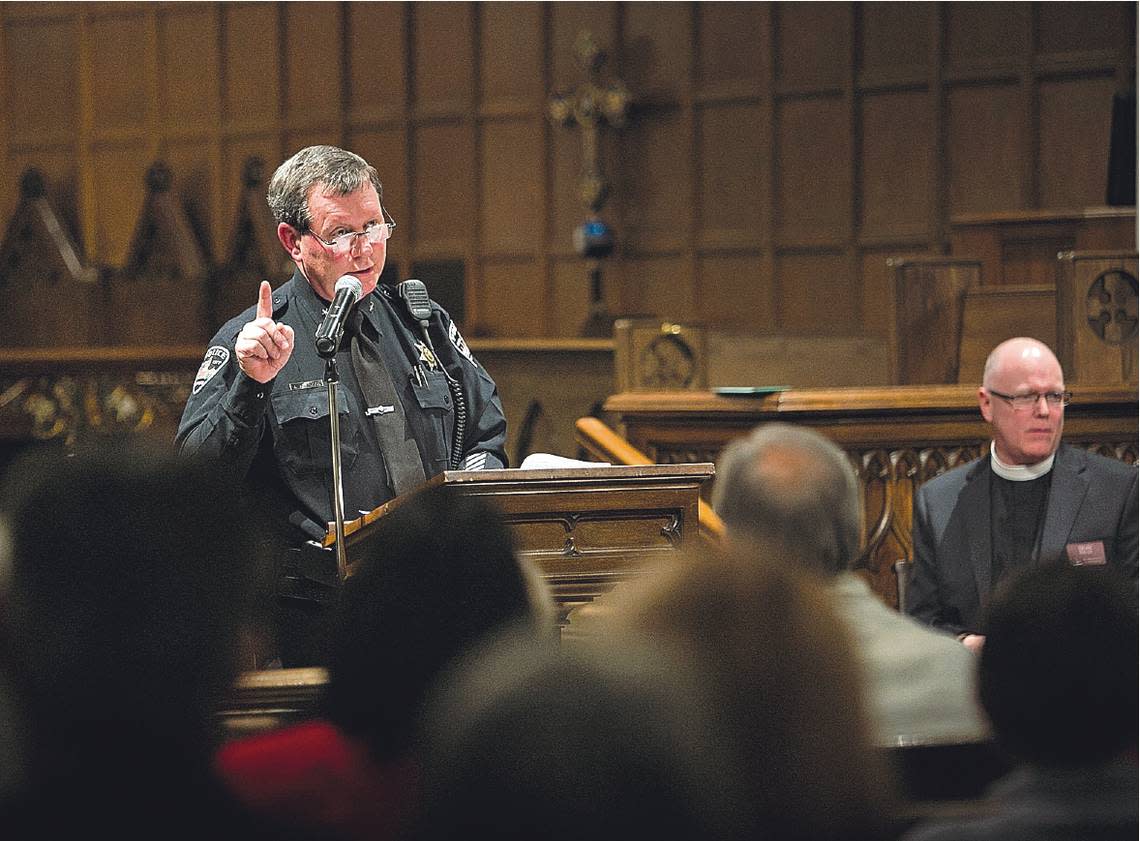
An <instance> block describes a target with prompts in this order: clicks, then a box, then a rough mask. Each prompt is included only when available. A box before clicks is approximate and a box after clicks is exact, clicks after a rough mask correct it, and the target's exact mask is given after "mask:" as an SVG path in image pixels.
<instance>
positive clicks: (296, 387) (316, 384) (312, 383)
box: [289, 380, 325, 391]
mask: <svg viewBox="0 0 1140 841" xmlns="http://www.w3.org/2000/svg"><path fill="white" fill-rule="evenodd" d="M324 384H325V381H324V380H305V381H304V382H303V383H289V390H290V391H305V390H306V389H310V388H320V387H321V386H323V385H324Z"/></svg>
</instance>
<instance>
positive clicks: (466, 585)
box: [218, 488, 557, 839]
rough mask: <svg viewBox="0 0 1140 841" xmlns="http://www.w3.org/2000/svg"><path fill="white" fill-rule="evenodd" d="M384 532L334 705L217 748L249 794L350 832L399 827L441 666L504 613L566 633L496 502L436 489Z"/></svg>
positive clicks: (388, 520)
mask: <svg viewBox="0 0 1140 841" xmlns="http://www.w3.org/2000/svg"><path fill="white" fill-rule="evenodd" d="M376 530H377V531H376V534H375V537H374V538H373V540H372V541H371V542H370V544H369V545H370V546H371V547H374V549H375V552H374V554H372V555H370V556H368V557H366V558H363V559H362V560H361V561H360V565H359V568H358V569H357V570H356V571H355V572H354V573H353V574H352V575H351V576H350V577H349V579H348V581H347V583H346V586H345V589H344V599H343V603H342V605H341V616H340V621H339V623H338V631H337V634H336V636H335V644H334V650H333V652H332V659H331V661H330V664H329V685H328V689H327V692H326V695H325V698H324V701H323V709H324V717H323V718H320V719H317V720H314V721H309V722H305V723H301V724H298V725H295V726H291V727H287V728H283V729H280V730H277V731H272V732H269V733H265V734H259V735H256V736H251V737H248V738H245V739H242V740H237V741H234V742H231V743H229V744H227V745H225V746H224V747H223V748H222V750H221V751H220V752H219V754H218V767H219V769H220V770H221V773H222V774H223V776H224V777H225V778H226V779H227V780H228V781H229V782H230V784H231V785H232V786H233V788H234V790H235V791H236V792H238V793H239V794H240V796H241V797H242V799H243V800H244V801H245V802H246V803H248V804H250V805H251V806H253V807H255V808H257V809H259V810H264V811H266V812H267V813H270V814H275V815H287V816H289V817H290V818H292V819H295V820H298V821H300V822H302V823H305V824H309V825H313V826H320V827H324V828H326V829H329V830H331V831H335V832H336V833H337V834H338V835H339V837H343V838H359V839H364V838H371V839H383V838H391V837H394V836H395V835H396V833H397V832H398V831H399V829H400V826H401V824H402V822H403V821H404V819H405V816H406V807H407V805H408V803H409V802H410V801H411V799H412V797H413V794H414V792H415V790H416V777H417V774H416V769H415V767H414V764H413V763H412V762H411V760H410V758H409V744H410V742H411V739H412V735H413V731H414V724H415V721H416V718H417V716H418V715H419V712H420V707H421V704H422V702H423V699H424V696H425V694H426V692H427V690H428V687H429V685H430V684H431V683H432V682H433V680H434V679H435V678H436V677H437V674H438V673H439V672H440V670H442V669H443V668H444V667H445V666H446V665H447V664H448V663H449V662H451V661H452V660H453V659H455V658H457V657H459V656H460V655H461V654H462V653H463V652H464V651H465V650H466V649H467V648H468V647H469V646H472V645H474V644H475V643H476V642H477V641H478V640H479V639H480V638H482V637H483V636H484V635H486V634H488V633H490V632H492V631H494V630H496V629H498V628H499V627H501V626H505V625H507V624H511V623H515V622H518V623H523V624H525V625H526V626H527V627H528V628H529V629H530V630H531V631H532V632H533V634H534V636H535V637H536V638H544V637H545V638H546V639H548V640H549V639H550V638H551V637H552V634H553V633H556V632H557V625H556V624H555V619H554V614H553V608H552V605H553V603H552V602H551V601H549V596H548V595H547V594H546V593H545V592H543V590H542V589H541V588H542V587H544V583H543V582H542V581H541V578H539V577H538V576H537V575H536V574H533V572H532V571H530V570H527V569H526V567H524V565H523V564H522V563H520V561H519V560H518V559H516V557H515V554H514V551H513V544H512V540H511V536H510V533H509V532H508V530H507V527H506V525H505V524H504V523H503V522H502V520H501V518H500V516H499V515H498V514H497V513H496V511H495V510H494V509H493V508H492V507H491V506H490V505H489V504H487V503H486V502H483V501H481V500H479V499H476V498H473V497H455V496H452V495H451V494H450V493H448V492H446V491H445V490H444V489H440V488H436V489H431V490H428V491H425V492H422V493H420V494H418V495H417V496H415V497H413V498H412V499H410V500H408V501H407V502H406V503H404V504H403V505H401V506H400V507H398V508H396V509H395V510H394V511H392V512H391V513H390V514H388V515H387V516H386V517H385V518H383V519H382V520H381V521H379V522H378V523H377V525H376ZM544 600H545V601H544Z"/></svg>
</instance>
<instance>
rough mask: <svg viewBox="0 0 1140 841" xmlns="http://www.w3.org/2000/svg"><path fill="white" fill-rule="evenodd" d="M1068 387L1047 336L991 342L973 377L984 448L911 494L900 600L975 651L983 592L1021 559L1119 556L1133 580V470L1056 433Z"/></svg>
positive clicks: (980, 640) (1101, 562) (1109, 560)
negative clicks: (909, 567) (988, 432)
mask: <svg viewBox="0 0 1140 841" xmlns="http://www.w3.org/2000/svg"><path fill="white" fill-rule="evenodd" d="M1071 396H1072V395H1071V394H1070V392H1068V391H1066V390H1065V378H1064V375H1063V373H1062V371H1061V365H1060V363H1059V362H1058V361H1057V358H1056V356H1054V355H1053V352H1052V351H1051V350H1050V349H1049V348H1048V347H1047V346H1046V345H1044V344H1042V343H1041V342H1039V341H1037V340H1036V339H1028V338H1016V339H1010V340H1008V341H1006V342H1003V343H1002V344H1000V345H998V346H997V347H996V348H994V350H993V351H992V352H991V353H990V355H989V358H988V359H987V360H986V365H985V371H984V373H983V376H982V385H981V386H980V387H979V388H978V405H979V408H980V409H981V412H982V417H984V418H985V419H986V421H987V422H988V423H989V424H990V426H991V427H992V430H993V441H992V442H991V444H990V453H989V456H988V457H986V458H981V459H978V460H977V461H973V462H971V463H969V464H966V465H963V466H962V467H959V468H956V469H955V470H951V471H950V472H948V473H945V474H943V475H942V476H939V477H937V478H935V479H932V480H931V481H929V482H927V483H926V484H924V485H923V486H922V487H920V488H919V489H918V492H917V494H916V495H915V503H914V535H913V536H914V575H913V577H912V580H911V583H910V588H909V590H908V592H907V612H908V613H910V614H911V615H912V616H914V617H915V618H916V619H918V620H919V621H921V622H924V623H927V624H929V625H932V626H933V627H935V628H939V629H941V630H944V631H947V632H949V633H952V634H955V635H956V636H957V637H958V639H960V640H961V641H962V642H963V643H964V644H965V645H966V646H967V647H968V648H970V649H972V650H974V651H979V650H980V649H981V647H982V646H983V644H984V643H985V635H984V628H983V617H984V610H985V607H986V604H987V602H988V601H989V598H990V594H991V593H992V592H993V590H994V588H995V587H996V586H998V585H999V584H1000V583H1001V582H1002V581H1003V580H1004V579H1005V578H1006V577H1008V576H1009V575H1011V574H1013V573H1015V572H1016V571H1017V570H1019V569H1022V568H1025V567H1030V566H1037V565H1044V564H1053V563H1067V564H1073V565H1078V566H1103V567H1116V568H1117V571H1118V572H1120V573H1122V574H1123V576H1124V577H1126V578H1128V579H1130V580H1132V581H1135V580H1136V577H1137V496H1136V493H1137V470H1136V468H1135V467H1133V466H1130V465H1126V464H1124V463H1122V462H1119V461H1116V460H1115V459H1109V458H1105V457H1103V456H1099V455H1095V454H1092V453H1088V452H1086V451H1084V450H1081V449H1077V448H1075V447H1071V446H1069V445H1067V444H1063V443H1061V432H1062V429H1063V428H1064V423H1065V406H1066V405H1068V403H1069V401H1070V399H1071Z"/></svg>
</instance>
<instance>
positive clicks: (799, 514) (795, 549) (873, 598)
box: [713, 424, 987, 746]
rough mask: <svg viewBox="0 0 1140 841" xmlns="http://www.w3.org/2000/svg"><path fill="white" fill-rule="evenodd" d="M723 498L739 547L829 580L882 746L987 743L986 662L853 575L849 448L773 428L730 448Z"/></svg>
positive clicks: (720, 469)
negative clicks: (978, 673)
mask: <svg viewBox="0 0 1140 841" xmlns="http://www.w3.org/2000/svg"><path fill="white" fill-rule="evenodd" d="M713 493H714V498H713V506H714V508H715V509H716V511H717V513H719V514H720V516H721V517H722V518H723V520H724V523H725V528H726V531H727V534H728V536H729V539H730V541H732V542H734V543H736V544H739V545H742V546H747V545H748V543H749V542H750V541H760V542H761V544H762V545H770V546H777V547H783V548H780V549H778V550H777V554H778V555H779V556H782V557H787V558H791V559H795V560H799V561H801V562H802V563H803V564H804V565H805V566H806V567H807V568H808V569H811V570H814V571H815V572H818V573H820V574H822V575H823V576H824V577H825V579H826V581H827V587H828V590H829V591H830V594H831V596H832V600H833V603H834V605H835V608H836V610H837V611H838V613H839V616H840V617H841V618H842V619H843V621H844V622H845V623H846V627H847V631H848V634H849V635H850V639H851V642H852V647H853V648H854V650H855V653H856V655H857V656H858V657H859V659H860V661H861V662H862V664H863V668H864V685H865V688H866V690H867V693H868V696H867V700H868V706H869V712H870V714H871V720H872V723H873V726H874V739H875V741H876V743H878V744H879V745H881V746H892V745H897V744H911V743H916V742H918V743H922V742H959V741H978V740H982V739H984V738H986V735H987V733H986V726H985V723H984V719H983V717H982V714H981V710H980V709H979V708H978V704H977V700H976V682H975V670H976V666H977V664H976V658H975V657H974V656H973V655H972V654H970V652H969V651H967V650H966V649H965V648H963V647H962V646H961V645H959V644H958V643H956V642H955V641H954V640H953V639H951V638H950V637H947V636H946V635H944V634H939V633H936V632H934V631H931V630H929V629H927V628H924V627H922V626H921V625H919V624H918V623H917V622H915V621H914V620H913V619H911V618H910V617H908V616H903V615H901V614H899V613H898V612H897V611H895V610H892V609H891V608H889V607H887V605H886V604H884V603H883V601H882V600H881V599H880V598H879V597H878V596H877V595H876V594H875V593H873V592H872V591H871V588H870V587H868V586H867V583H866V581H865V580H864V579H863V578H861V577H859V576H858V575H857V574H855V573H854V572H852V571H851V569H850V568H851V566H852V564H853V562H854V561H855V560H856V558H858V556H859V548H860V531H861V528H862V519H863V512H862V501H861V497H860V493H859V485H858V482H857V481H856V477H855V472H854V470H853V469H852V467H851V464H850V463H849V462H848V460H847V457H846V456H845V455H844V454H843V451H842V450H840V449H839V448H838V447H837V446H836V445H835V444H834V443H832V442H831V441H829V440H827V439H826V438H824V437H823V436H822V435H820V434H819V433H817V432H815V431H813V430H810V429H806V428H804V427H797V426H790V425H787V424H766V425H763V426H760V427H758V428H757V429H756V430H754V431H753V432H752V434H751V435H749V436H748V437H746V438H742V439H739V440H737V441H734V442H733V443H731V444H730V445H729V446H728V447H726V448H725V451H724V453H723V455H722V456H721V460H720V464H718V465H717V481H716V487H715V489H714V492H713ZM758 560H760V561H764V560H767V559H766V558H759V559H758Z"/></svg>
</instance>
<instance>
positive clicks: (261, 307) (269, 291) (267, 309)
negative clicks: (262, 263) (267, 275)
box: [257, 280, 273, 318]
mask: <svg viewBox="0 0 1140 841" xmlns="http://www.w3.org/2000/svg"><path fill="white" fill-rule="evenodd" d="M257 317H258V318H272V317H273V287H271V286H270V285H269V281H267V280H263V281H261V288H260V289H259V290H258V292H257Z"/></svg>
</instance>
